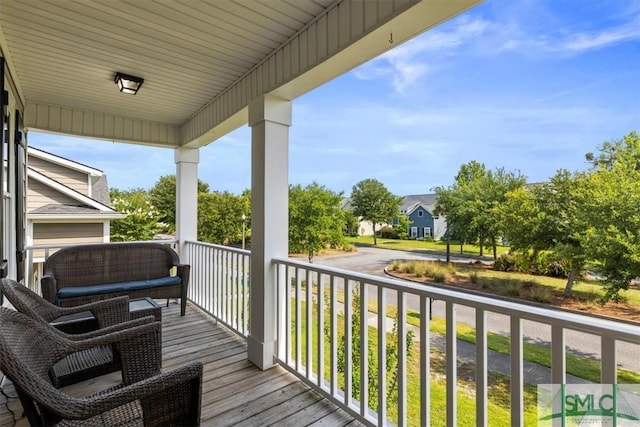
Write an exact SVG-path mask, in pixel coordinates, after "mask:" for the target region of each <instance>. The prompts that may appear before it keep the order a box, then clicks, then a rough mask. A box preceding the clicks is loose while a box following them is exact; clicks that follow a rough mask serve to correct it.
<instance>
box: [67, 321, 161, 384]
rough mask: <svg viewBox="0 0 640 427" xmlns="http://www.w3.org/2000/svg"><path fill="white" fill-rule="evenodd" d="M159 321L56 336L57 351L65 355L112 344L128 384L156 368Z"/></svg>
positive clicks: (158, 366) (157, 366) (159, 363)
mask: <svg viewBox="0 0 640 427" xmlns="http://www.w3.org/2000/svg"><path fill="white" fill-rule="evenodd" d="M160 329H161V325H160V322H152V323H147V324H144V325H140V326H136V327H133V328H127V329H123V330H120V331H116V332H112V333H110V334H106V335H101V336H98V337H94V338H90V339H87V340H82V341H73V340H70V339H68V338H66V337H64V336H60V340H59V343H60V345H59V346H58V347H59V348H58V351H59V353H58V354H62V355H64V356H68V355H69V354H71V353H75V352H78V351H82V350H88V349H91V348H95V347H99V346H104V345H113V346H114V347H115V349H116V350H117V351H118V353H119V355H120V361H121V364H122V381H123V382H124V383H125V384H131V383H134V382H136V381H140V380H142V379H145V378H149V377H151V376H153V375H156V374H158V373H159V372H160V368H161V367H162V342H161V338H160Z"/></svg>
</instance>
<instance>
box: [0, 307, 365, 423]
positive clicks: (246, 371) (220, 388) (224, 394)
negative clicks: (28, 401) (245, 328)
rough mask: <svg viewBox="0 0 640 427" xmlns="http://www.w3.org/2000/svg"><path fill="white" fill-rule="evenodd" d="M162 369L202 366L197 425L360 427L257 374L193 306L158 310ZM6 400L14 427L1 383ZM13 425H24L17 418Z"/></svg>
mask: <svg viewBox="0 0 640 427" xmlns="http://www.w3.org/2000/svg"><path fill="white" fill-rule="evenodd" d="M162 316H163V321H162V324H163V326H162V339H163V370H165V371H168V370H171V369H174V368H176V367H178V366H181V365H184V364H186V363H189V362H191V361H201V362H202V363H203V364H204V378H203V383H202V393H203V395H202V417H201V419H202V425H203V426H269V425H278V426H296V427H297V426H308V425H312V426H346V425H349V426H350V427H355V426H360V425H362V424H360V423H359V422H357V421H355V420H353V418H352V417H350V416H349V415H348V414H346V413H345V412H343V411H342V410H340V409H337V407H336V406H334V405H333V404H331V403H330V402H329V401H327V400H326V399H324V398H323V397H322V396H320V395H319V394H317V393H315V392H313V391H311V390H310V389H309V388H308V387H307V386H306V385H304V384H303V383H302V382H300V381H299V380H298V379H297V378H296V377H295V376H294V375H292V374H290V373H289V372H287V371H285V370H284V369H282V368H280V367H275V368H272V369H269V370H267V371H260V370H259V369H257V368H256V367H255V366H253V365H252V364H251V363H249V362H248V361H247V346H246V343H245V342H244V340H242V339H241V338H239V337H238V336H237V335H235V334H233V333H232V332H230V331H229V330H227V329H226V328H224V327H222V326H220V325H217V324H215V323H214V322H213V321H212V320H211V318H210V317H208V316H207V315H205V314H204V313H202V312H200V311H199V310H198V309H197V308H196V307H194V306H191V305H190V306H189V307H188V308H187V314H186V316H185V317H180V310H179V306H178V304H175V303H171V304H169V307H168V308H167V307H163V308H162ZM117 380H118V375H117V373H114V374H110V375H105V376H103V377H100V378H98V379H94V380H90V381H86V382H84V383H81V384H77V385H73V386H70V387H67V388H66V389H65V390H67V391H68V392H69V393H72V394H74V395H86V394H89V393H92V392H94V391H96V390H100V389H102V388H104V387H105V386H109V385H111V384H113V383H116V382H117ZM3 390H4V391H5V392H6V394H7V395H8V396H9V397H10V399H9V402H8V405H7V404H5V402H6V400H7V399H6V398H5V397H4V396H0V426H1V427H4V426H11V425H14V422H13V416H12V414H11V413H10V412H9V410H8V409H11V410H12V411H13V412H14V414H16V417H21V415H22V407H21V405H20V402H19V401H18V400H17V399H15V398H13V397H14V396H15V391H14V389H13V386H12V385H11V383H10V382H8V381H5V382H4V383H3ZM15 425H17V426H27V425H28V423H27V421H26V419H25V418H19V419H18V420H17V423H16V424H15Z"/></svg>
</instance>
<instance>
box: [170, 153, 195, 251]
mask: <svg viewBox="0 0 640 427" xmlns="http://www.w3.org/2000/svg"><path fill="white" fill-rule="evenodd" d="M174 158H175V162H176V235H177V237H178V244H179V248H180V261H181V262H183V263H188V262H189V260H188V259H187V253H186V250H185V245H184V242H185V241H186V240H197V239H198V162H199V161H200V149H199V148H186V147H180V148H176V151H175V154H174Z"/></svg>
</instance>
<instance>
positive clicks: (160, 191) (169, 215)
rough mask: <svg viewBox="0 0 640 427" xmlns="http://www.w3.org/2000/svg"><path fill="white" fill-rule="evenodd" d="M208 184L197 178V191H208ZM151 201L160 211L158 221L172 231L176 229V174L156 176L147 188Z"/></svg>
mask: <svg viewBox="0 0 640 427" xmlns="http://www.w3.org/2000/svg"><path fill="white" fill-rule="evenodd" d="M208 192H209V184H207V183H205V182H203V181H201V180H200V179H198V193H208ZM149 196H150V200H151V203H152V204H153V205H154V206H155V207H156V208H157V209H158V211H159V212H160V221H161V222H162V223H163V224H165V225H166V229H167V230H168V231H169V232H171V233H173V232H175V231H176V176H175V175H164V176H161V177H160V178H158V181H156V183H155V185H154V186H153V187H152V188H151V189H150V190H149Z"/></svg>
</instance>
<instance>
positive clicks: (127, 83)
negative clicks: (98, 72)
mask: <svg viewBox="0 0 640 427" xmlns="http://www.w3.org/2000/svg"><path fill="white" fill-rule="evenodd" d="M113 81H114V82H115V83H116V84H117V85H118V89H119V90H120V92H122V93H128V94H130V95H135V94H136V93H138V90H140V87H141V86H142V83H144V79H143V78H142V77H136V76H130V75H128V74H124V73H120V72H117V73H116V77H115V78H114V79H113Z"/></svg>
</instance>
